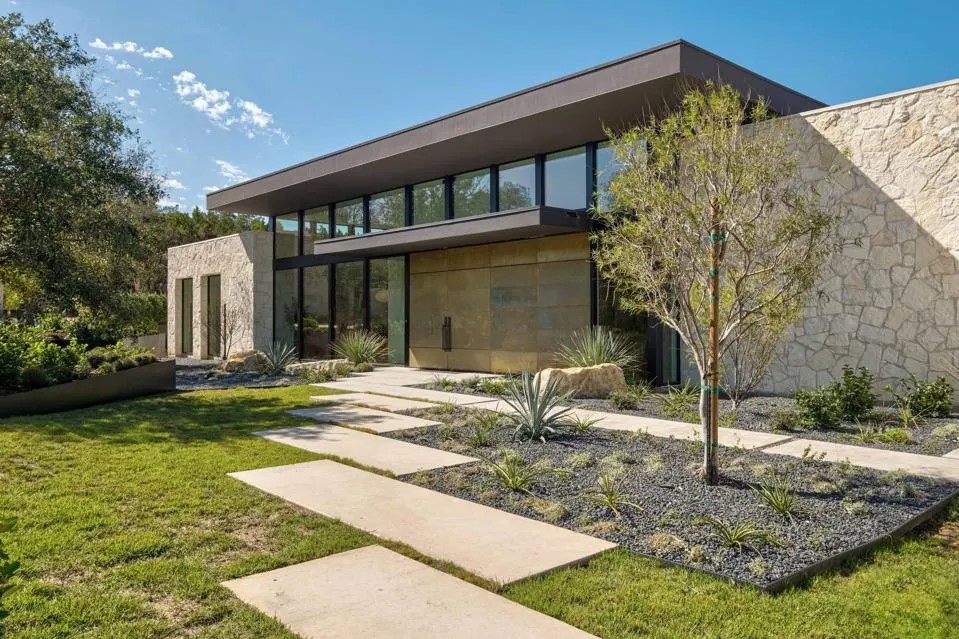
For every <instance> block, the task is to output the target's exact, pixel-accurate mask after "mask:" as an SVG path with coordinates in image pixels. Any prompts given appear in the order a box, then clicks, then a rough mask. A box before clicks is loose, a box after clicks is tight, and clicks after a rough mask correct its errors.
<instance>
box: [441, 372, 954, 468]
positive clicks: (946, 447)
mask: <svg viewBox="0 0 959 639" xmlns="http://www.w3.org/2000/svg"><path fill="white" fill-rule="evenodd" d="M437 379H438V380H441V379H442V376H439V377H438V378H437ZM422 387H423V388H429V389H433V390H445V391H452V392H457V393H466V394H470V395H481V396H484V397H489V396H491V395H490V394H489V393H485V392H483V391H482V389H481V388H477V387H476V386H475V385H474V384H473V383H471V382H470V381H468V380H467V381H466V382H459V383H455V384H451V383H449V382H447V383H446V384H441V383H439V382H434V383H431V384H424V385H423V386H422ZM665 392H666V389H664V388H660V389H657V390H656V392H654V393H652V394H651V395H649V396H647V397H644V398H642V399H640V400H638V401H637V404H636V408H635V409H631V410H623V409H620V408H616V407H615V406H614V405H613V404H612V403H611V402H609V401H608V400H605V399H580V400H574V401H573V402H572V404H573V405H575V406H577V407H579V408H588V409H590V410H598V411H605V412H607V413H622V414H626V415H642V416H646V417H656V418H659V419H671V420H677V421H689V422H691V423H696V424H698V423H699V414H698V412H697V411H698V407H697V406H696V405H695V404H690V406H689V412H688V414H687V415H679V416H677V415H667V414H666V413H665V412H663V402H662V401H661V398H662V396H663V395H664V394H665ZM719 405H720V414H721V415H725V416H730V417H726V418H725V419H724V420H723V421H722V423H721V426H726V427H733V428H742V429H744V430H756V431H764V432H773V428H772V423H773V419H772V418H773V414H774V413H776V412H781V411H789V410H794V409H795V408H796V401H795V400H794V399H792V398H788V397H751V398H749V399H748V400H746V401H745V402H742V403H741V404H740V406H739V409H738V410H736V411H735V414H734V416H735V419H732V418H731V416H732V415H733V406H732V402H730V401H728V400H725V399H724V400H720V402H719ZM879 410H889V411H891V410H892V409H879ZM865 426H866V427H869V426H871V425H870V424H866V425H865ZM908 430H909V435H910V438H911V441H910V442H909V443H891V442H880V441H861V440H857V436H859V435H860V434H861V433H860V430H859V426H857V425H856V424H853V423H843V424H842V425H841V426H840V427H839V428H837V429H834V430H817V429H800V430H790V431H783V432H784V433H785V434H792V435H796V436H797V437H803V438H806V439H819V440H824V441H831V442H837V443H842V444H852V445H855V446H868V447H870V448H883V449H886V450H900V451H905V452H910V453H919V454H922V455H944V454H945V453H948V452H950V451H952V450H956V449H959V415H953V416H952V417H949V418H934V419H925V420H923V421H922V422H921V423H920V424H919V425H918V426H913V427H911V428H909V429H908Z"/></svg>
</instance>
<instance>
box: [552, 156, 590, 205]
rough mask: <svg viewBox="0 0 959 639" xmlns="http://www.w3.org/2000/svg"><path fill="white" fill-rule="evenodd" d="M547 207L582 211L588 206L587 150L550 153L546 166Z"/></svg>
mask: <svg viewBox="0 0 959 639" xmlns="http://www.w3.org/2000/svg"><path fill="white" fill-rule="evenodd" d="M545 173H546V174H545V177H544V180H545V182H546V200H545V202H546V206H555V207H558V208H561V209H582V208H585V207H586V206H587V204H588V198H587V194H588V191H589V188H588V186H587V183H586V180H587V176H586V149H585V148H584V147H579V148H576V149H569V150H568V151H560V152H559V153H550V154H549V155H547V156H546V165H545Z"/></svg>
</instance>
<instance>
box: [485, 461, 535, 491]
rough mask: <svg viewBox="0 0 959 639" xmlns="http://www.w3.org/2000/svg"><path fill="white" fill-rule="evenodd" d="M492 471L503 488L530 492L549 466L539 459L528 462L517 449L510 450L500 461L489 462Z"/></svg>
mask: <svg viewBox="0 0 959 639" xmlns="http://www.w3.org/2000/svg"><path fill="white" fill-rule="evenodd" d="M487 464H488V466H489V470H490V472H491V473H492V474H493V476H494V477H496V479H497V481H499V483H500V484H502V486H503V488H506V489H508V490H515V491H517V492H524V493H528V492H529V489H530V488H532V487H533V485H535V484H536V482H537V481H538V480H539V478H540V477H542V476H543V475H545V474H546V473H547V472H548V468H547V467H546V466H545V465H544V464H543V463H542V462H541V461H537V462H535V463H532V464H527V463H526V462H525V461H524V460H523V458H522V457H521V456H520V455H519V454H518V453H516V452H515V451H510V452H508V453H507V454H506V455H504V456H503V459H502V460H501V461H499V462H496V461H489V462H487Z"/></svg>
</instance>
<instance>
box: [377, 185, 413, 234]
mask: <svg viewBox="0 0 959 639" xmlns="http://www.w3.org/2000/svg"><path fill="white" fill-rule="evenodd" d="M405 225H406V190H405V189H393V190H392V191H387V192H386V193H380V194H378V195H373V196H371V197H370V232H371V233H376V232H377V231H385V230H387V229H395V228H399V227H401V226H405Z"/></svg>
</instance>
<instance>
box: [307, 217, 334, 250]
mask: <svg viewBox="0 0 959 639" xmlns="http://www.w3.org/2000/svg"><path fill="white" fill-rule="evenodd" d="M328 239H330V209H329V207H326V206H320V207H317V208H315V209H310V210H308V211H306V212H305V213H303V255H313V242H316V241H317V240H328Z"/></svg>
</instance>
